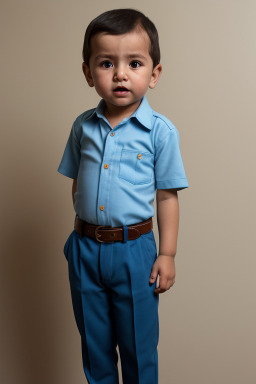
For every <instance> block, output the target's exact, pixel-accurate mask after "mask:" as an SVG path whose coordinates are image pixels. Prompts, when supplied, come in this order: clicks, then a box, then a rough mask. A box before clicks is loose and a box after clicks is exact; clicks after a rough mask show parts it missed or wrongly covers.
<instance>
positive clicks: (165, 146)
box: [155, 127, 189, 190]
mask: <svg viewBox="0 0 256 384" xmlns="http://www.w3.org/2000/svg"><path fill="white" fill-rule="evenodd" d="M155 153H156V155H155V182H156V189H172V188H175V189H177V190H181V189H184V188H188V187H189V185H188V181H187V177H186V174H185V170H184V166H183V162H182V158H181V153H180V147H179V132H178V130H177V129H176V127H174V128H172V129H170V130H169V132H168V135H167V136H166V137H165V138H164V139H163V140H162V141H161V142H160V143H159V144H158V145H157V146H156V149H155Z"/></svg>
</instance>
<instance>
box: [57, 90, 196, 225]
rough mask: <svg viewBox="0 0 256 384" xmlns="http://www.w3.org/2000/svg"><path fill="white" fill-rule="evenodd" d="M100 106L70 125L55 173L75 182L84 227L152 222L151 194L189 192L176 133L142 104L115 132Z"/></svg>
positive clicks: (76, 207)
mask: <svg viewBox="0 0 256 384" xmlns="http://www.w3.org/2000/svg"><path fill="white" fill-rule="evenodd" d="M104 108H105V101H104V99H101V100H100V102H99V104H98V106H97V108H93V109H90V110H87V111H85V112H83V113H82V114H81V115H79V116H78V117H77V118H76V120H75V121H74V123H73V125H72V128H71V132H70V135H69V138H68V142H67V145H66V147H65V151H64V154H63V157H62V160H61V163H60V165H59V167H58V172H60V173H61V174H63V175H65V176H67V177H70V178H72V179H77V190H76V192H75V195H74V198H75V205H74V209H75V212H76V213H77V215H78V216H79V217H80V218H81V219H83V220H85V221H86V222H87V223H90V224H96V225H109V226H112V227H119V226H124V225H131V224H136V223H139V222H141V221H144V220H147V219H149V218H150V217H153V216H154V214H155V210H154V206H153V201H154V197H155V190H156V189H169V188H175V189H177V190H181V189H184V188H188V186H189V185H188V181H187V178H186V174H185V170H184V166H183V162H182V158H181V153H180V148H179V133H178V130H177V129H176V127H175V126H174V125H173V124H172V122H171V121H170V120H168V119H167V118H166V117H165V116H163V115H161V114H160V113H157V112H155V111H154V110H152V109H151V107H150V105H149V103H148V101H147V99H146V97H145V96H143V98H142V101H141V103H140V105H139V107H138V108H137V110H136V111H135V112H134V113H133V115H131V116H129V117H127V118H125V119H123V120H122V122H120V123H119V124H118V125H117V126H116V127H115V128H112V127H111V125H110V124H109V122H108V120H107V118H106V117H105V116H104Z"/></svg>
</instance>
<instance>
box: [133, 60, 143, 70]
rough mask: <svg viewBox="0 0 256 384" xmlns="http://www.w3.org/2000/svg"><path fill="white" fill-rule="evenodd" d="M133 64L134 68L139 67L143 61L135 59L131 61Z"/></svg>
mask: <svg viewBox="0 0 256 384" xmlns="http://www.w3.org/2000/svg"><path fill="white" fill-rule="evenodd" d="M131 66H132V68H138V67H140V66H141V63H140V62H139V61H138V60H133V61H132V62H131Z"/></svg>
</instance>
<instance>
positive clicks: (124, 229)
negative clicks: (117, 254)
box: [122, 225, 128, 243]
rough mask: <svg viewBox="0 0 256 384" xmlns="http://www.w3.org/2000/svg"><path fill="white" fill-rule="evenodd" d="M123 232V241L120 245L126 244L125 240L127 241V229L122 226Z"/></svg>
mask: <svg viewBox="0 0 256 384" xmlns="http://www.w3.org/2000/svg"><path fill="white" fill-rule="evenodd" d="M123 231H124V239H123V241H122V243H127V240H128V227H127V226H126V225H125V226H123Z"/></svg>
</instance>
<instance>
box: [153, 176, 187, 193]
mask: <svg viewBox="0 0 256 384" xmlns="http://www.w3.org/2000/svg"><path fill="white" fill-rule="evenodd" d="M188 187H189V185H188V181H187V179H186V178H183V179H172V180H162V181H161V180H156V189H172V188H175V189H177V190H178V191H179V190H181V189H184V188H188Z"/></svg>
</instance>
